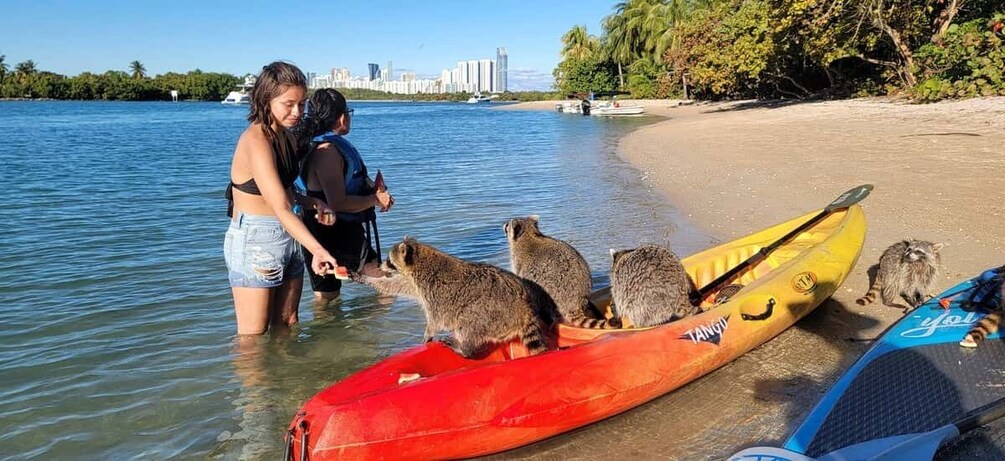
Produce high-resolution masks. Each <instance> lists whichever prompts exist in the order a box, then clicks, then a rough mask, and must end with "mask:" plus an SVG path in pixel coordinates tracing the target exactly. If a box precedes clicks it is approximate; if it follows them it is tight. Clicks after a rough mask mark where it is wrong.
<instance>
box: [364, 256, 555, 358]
mask: <svg viewBox="0 0 1005 461" xmlns="http://www.w3.org/2000/svg"><path fill="white" fill-rule="evenodd" d="M387 263H388V266H390V268H391V269H393V270H395V271H397V272H398V274H397V275H395V276H393V277H391V278H392V279H393V278H394V277H403V278H402V279H397V280H399V281H402V280H403V281H407V282H409V283H410V284H411V285H412V289H414V291H409V293H412V292H414V293H415V295H417V297H418V299H419V302H420V303H421V304H422V310H423V311H424V312H425V314H426V330H425V333H424V336H423V339H424V340H425V341H427V342H428V341H430V340H432V339H433V335H435V334H436V332H438V331H441V330H446V331H449V332H451V333H452V334H453V340H452V341H449V342H448V344H450V345H451V347H453V348H454V350H456V351H457V352H458V353H460V354H461V355H463V356H464V357H472V356H475V355H477V354H479V353H480V352H483V351H484V350H485V348H486V346H488V345H489V344H491V343H504V342H507V341H509V340H511V339H514V338H520V340H521V341H522V342H523V344H524V346H526V347H527V350H528V351H530V353H531V355H535V354H539V353H541V352H544V351H545V350H547V348H548V346H547V339H546V337H545V334H546V331H547V326H546V321H545V318H543V317H542V316H541V315H540V314H539V311H538V309H539V307H538V306H537V305H535V304H534V302H535V298H536V297H535V296H534V295H533V290H532V289H531V288H530V287H528V286H527V284H526V282H525V281H524V280H523V279H521V278H520V277H517V276H516V275H514V274H512V273H510V272H508V271H506V270H503V269H500V268H498V267H495V266H492V265H489V264H481V263H472V262H467V261H464V260H461V259H459V258H456V257H453V256H450V255H448V254H446V253H444V252H442V251H439V250H437V249H436V248H433V247H431V246H429V245H425V244H422V243H419V242H418V241H417V240H415V239H413V238H410V237H405V240H404V241H402V242H401V243H399V244H397V245H395V246H394V247H392V248H391V251H390V252H389V253H388V255H387ZM378 280H379V279H378ZM406 291H408V290H406Z"/></svg>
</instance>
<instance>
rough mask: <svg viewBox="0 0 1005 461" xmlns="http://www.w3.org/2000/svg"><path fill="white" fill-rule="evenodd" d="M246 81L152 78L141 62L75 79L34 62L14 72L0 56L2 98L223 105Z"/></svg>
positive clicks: (195, 74) (207, 76)
mask: <svg viewBox="0 0 1005 461" xmlns="http://www.w3.org/2000/svg"><path fill="white" fill-rule="evenodd" d="M241 81H242V80H241V79H240V78H238V77H236V76H233V75H230V74H220V73H215V72H202V71H200V70H194V71H191V72H189V73H187V74H177V73H173V72H169V73H166V74H163V75H158V76H156V77H153V78H150V77H147V76H146V68H144V66H143V64H142V63H140V62H139V61H133V62H132V63H131V64H130V71H129V73H126V72H123V71H116V70H110V71H107V72H105V73H103V74H92V73H90V72H84V73H81V74H80V75H77V76H74V77H66V76H64V75H60V74H56V73H53V72H47V71H39V70H37V69H36V67H35V63H34V62H33V61H31V60H28V61H24V62H21V63H18V64H17V65H16V66H14V68H13V69H10V67H9V65H8V64H6V63H5V57H4V56H2V55H0V97H3V98H32V99H34V98H47V99H82V100H110V101H141V100H142V101H150V100H170V99H171V90H176V91H178V97H179V99H194V100H199V101H220V100H222V99H223V98H224V96H226V95H227V93H228V92H230V91H232V90H234V89H236V88H237V84H238V83H240V82H241Z"/></svg>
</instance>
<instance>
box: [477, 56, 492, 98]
mask: <svg viewBox="0 0 1005 461" xmlns="http://www.w3.org/2000/svg"><path fill="white" fill-rule="evenodd" d="M495 64H496V63H495V61H493V60H491V59H482V60H480V61H478V91H484V92H486V93H488V92H493V93H495V92H496V90H495V80H496V79H495V77H496V69H495Z"/></svg>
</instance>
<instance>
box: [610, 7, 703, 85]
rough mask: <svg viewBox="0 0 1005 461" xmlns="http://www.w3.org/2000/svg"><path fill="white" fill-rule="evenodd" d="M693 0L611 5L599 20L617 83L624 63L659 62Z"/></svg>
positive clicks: (688, 11)
mask: <svg viewBox="0 0 1005 461" xmlns="http://www.w3.org/2000/svg"><path fill="white" fill-rule="evenodd" d="M697 4H698V3H696V2H694V1H691V0H627V1H623V2H620V3H617V4H616V5H615V6H614V13H613V14H611V15H610V16H607V17H606V18H604V21H603V28H604V33H605V41H604V43H605V49H606V51H607V54H608V56H609V57H610V58H611V60H613V61H614V62H615V63H616V64H617V66H618V80H619V82H621V86H624V84H625V83H624V73H623V67H624V66H627V65H629V64H631V63H633V62H635V61H636V60H639V59H645V60H648V61H649V63H655V64H657V65H662V62H663V59H662V56H663V55H664V53H666V51H667V49H669V48H670V47H671V46H673V40H674V36H675V35H674V33H673V30H674V25H676V24H677V23H678V22H680V21H682V20H684V19H686V18H687V17H688V16H690V15H691V13H692V12H693V11H694V10H695V9H696V5H697ZM646 66H647V65H646V64H645V63H643V64H640V65H638V66H635V67H636V68H646ZM636 80H637V79H636Z"/></svg>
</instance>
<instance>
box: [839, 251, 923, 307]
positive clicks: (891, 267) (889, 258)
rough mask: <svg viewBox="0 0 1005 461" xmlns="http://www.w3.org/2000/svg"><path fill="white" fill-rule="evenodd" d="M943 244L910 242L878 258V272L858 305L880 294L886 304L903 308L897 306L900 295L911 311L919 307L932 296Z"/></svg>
mask: <svg viewBox="0 0 1005 461" xmlns="http://www.w3.org/2000/svg"><path fill="white" fill-rule="evenodd" d="M941 248H942V244H941V243H932V242H926V241H923V240H914V239H907V240H902V241H900V242H897V243H894V244H893V245H890V246H889V247H888V248H887V249H886V251H883V255H882V256H880V257H879V270H878V271H877V272H876V280H875V281H873V283H872V286H871V287H869V291H867V292H866V293H865V295H864V296H862V297H861V298H859V299H857V300H856V301H855V302H856V303H858V304H859V305H861V306H865V305H866V304H870V303H872V302H873V301H875V300H876V296H877V295H879V296H880V297H882V298H883V304H885V305H887V306H890V307H900V308H904V306H903V305H900V304H897V302H896V298H897V296H900V297H902V298H903V299H904V301H907V304H908V306H910V307H909V308H904V310H905V311H907V310H910V309H913V308H915V307H918V306H919V305H921V303H923V302H924V301H925V300H926V299H928V298H930V297H932V292H933V288H934V286H935V279H936V278H938V275H939V266H940V265H941V264H942V257H941V256H940V255H939V249H941Z"/></svg>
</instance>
